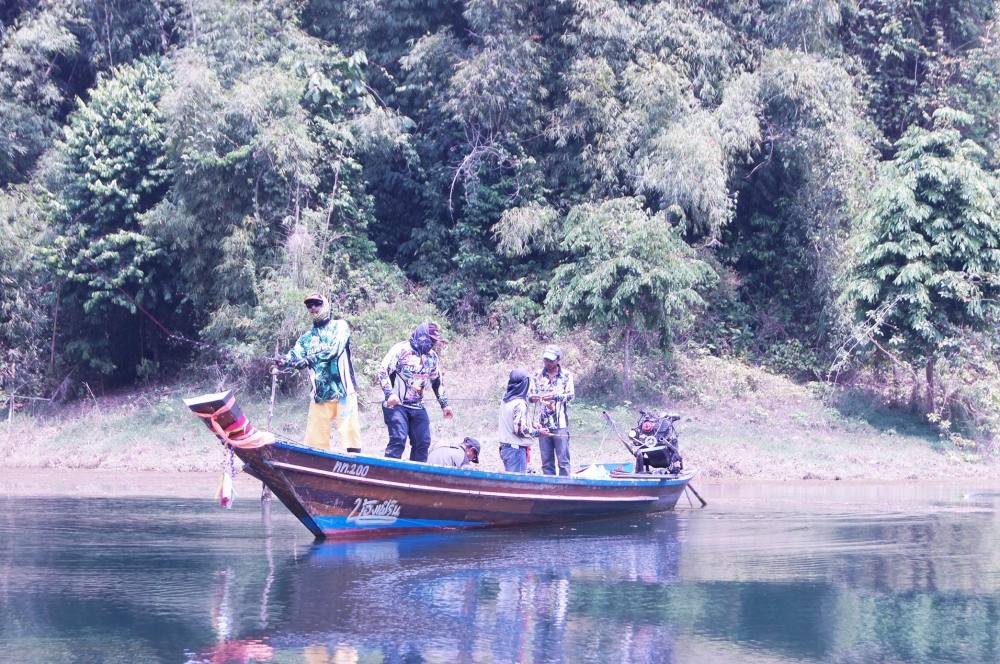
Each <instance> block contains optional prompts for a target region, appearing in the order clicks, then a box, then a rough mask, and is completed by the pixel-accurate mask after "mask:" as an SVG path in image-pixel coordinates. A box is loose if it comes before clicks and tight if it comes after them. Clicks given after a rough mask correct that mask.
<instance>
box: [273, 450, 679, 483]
mask: <svg viewBox="0 0 1000 664" xmlns="http://www.w3.org/2000/svg"><path fill="white" fill-rule="evenodd" d="M269 447H274V448H276V449H283V450H288V451H292V452H296V453H301V454H307V455H310V456H316V457H320V458H324V459H332V460H336V461H341V462H346V463H357V464H364V465H368V466H375V467H381V468H391V469H395V470H404V471H409V472H413V473H417V474H420V475H442V476H446V477H456V478H468V479H471V480H475V481H477V482H478V481H481V480H491V481H500V482H516V483H519V484H548V485H555V486H577V487H579V486H594V487H604V488H611V487H641V488H647V489H649V488H653V487H669V486H677V485H686V484H687V483H688V482H690V481H691V480H692V479H693V478H694V477H695V475H696V474H697V471H694V470H691V471H687V472H685V473H683V474H681V475H672V476H651V477H648V478H645V477H642V478H637V477H630V478H628V479H624V478H614V477H609V478H606V479H605V478H590V477H572V476H571V477H561V476H556V475H532V474H524V473H508V472H492V471H487V470H477V469H474V468H469V469H465V468H449V467H447V466H435V465H433V464H428V463H424V462H421V461H410V460H407V459H392V458H389V457H372V456H367V455H361V454H353V453H346V452H328V451H326V450H320V449H316V448H313V447H307V446H305V445H298V444H295V443H291V442H288V441H284V440H276V441H275V442H274V443H273V444H272V445H270V446H269ZM268 463H274V462H273V461H268ZM318 470H321V469H318ZM324 472H331V471H324ZM333 475H335V476H336V477H343V478H344V479H356V478H357V476H355V475H351V474H350V473H333Z"/></svg>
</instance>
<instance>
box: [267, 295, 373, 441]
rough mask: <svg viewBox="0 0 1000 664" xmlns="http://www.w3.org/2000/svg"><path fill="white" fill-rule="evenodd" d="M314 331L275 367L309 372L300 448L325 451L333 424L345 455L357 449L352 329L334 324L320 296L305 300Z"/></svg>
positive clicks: (358, 434) (343, 323)
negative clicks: (309, 398) (309, 392)
mask: <svg viewBox="0 0 1000 664" xmlns="http://www.w3.org/2000/svg"><path fill="white" fill-rule="evenodd" d="M304 302H305V305H306V309H308V310H309V315H310V316H311V317H312V321H313V325H312V328H310V329H309V331H308V332H306V333H305V334H303V335H302V336H301V337H299V340H298V341H296V342H295V347H294V348H292V350H290V351H288V352H287V353H286V354H285V355H282V356H279V357H277V358H275V361H276V362H277V363H278V365H279V366H291V367H294V368H296V369H304V368H306V367H308V368H309V375H310V378H311V379H312V401H311V402H310V403H309V415H308V418H307V420H306V437H305V444H306V445H308V446H309V447H317V448H320V449H325V450H329V449H330V428H331V425H332V423H333V420H334V419H336V420H337V432H338V433H339V435H340V443H341V445H344V446H345V447H347V449H348V450H352V449H353V450H359V451H360V449H361V427H360V425H359V423H358V394H357V382H356V381H355V379H354V365H353V364H352V363H351V328H350V326H349V325H348V324H347V321H345V320H341V319H339V318H338V319H334V318H333V315H332V314H331V312H330V304H329V303H328V302H327V300H326V298H325V297H323V295H321V294H320V293H311V294H310V295H308V296H307V297H306V299H305V300H304Z"/></svg>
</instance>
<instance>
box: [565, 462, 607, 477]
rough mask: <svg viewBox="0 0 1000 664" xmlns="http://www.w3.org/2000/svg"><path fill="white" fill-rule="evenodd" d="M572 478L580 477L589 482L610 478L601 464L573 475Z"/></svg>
mask: <svg viewBox="0 0 1000 664" xmlns="http://www.w3.org/2000/svg"><path fill="white" fill-rule="evenodd" d="M573 477H582V478H584V479H589V480H606V479H608V478H609V477H611V473H609V472H608V469H607V468H605V467H604V466H602V465H601V464H598V463H595V464H591V465H589V466H585V467H584V468H583V469H581V470H579V471H578V472H575V473H573Z"/></svg>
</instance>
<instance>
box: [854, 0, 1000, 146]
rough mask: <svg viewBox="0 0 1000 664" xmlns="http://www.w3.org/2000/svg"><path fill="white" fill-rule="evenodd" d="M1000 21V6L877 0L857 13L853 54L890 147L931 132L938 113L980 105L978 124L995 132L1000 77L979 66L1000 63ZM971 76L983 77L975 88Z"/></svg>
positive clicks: (980, 0)
mask: <svg viewBox="0 0 1000 664" xmlns="http://www.w3.org/2000/svg"><path fill="white" fill-rule="evenodd" d="M998 16H1000V14H998V7H997V4H996V3H995V2H994V1H993V0H959V1H957V2H956V1H953V0H917V1H910V0H876V1H874V2H867V3H861V4H859V6H858V7H857V9H856V11H853V12H849V14H848V16H847V17H846V20H845V21H844V23H843V25H842V27H841V30H842V38H843V42H844V45H845V49H846V51H847V52H848V53H849V54H851V55H853V56H855V57H856V59H857V62H858V65H859V66H860V67H862V68H863V69H864V70H865V72H866V73H867V80H866V81H864V83H865V86H866V88H867V89H866V93H867V94H866V96H867V97H868V98H869V100H870V104H871V107H872V118H873V120H874V121H875V122H876V123H877V124H878V126H879V128H880V129H881V130H882V131H883V132H884V133H885V135H886V136H887V137H888V138H889V139H890V140H896V139H898V138H900V137H901V136H902V134H903V133H904V132H905V131H906V130H907V129H908V128H909V127H910V125H912V124H918V125H921V126H924V127H928V126H929V125H930V123H931V119H932V115H933V112H934V110H935V109H937V108H941V107H943V106H948V105H952V106H955V107H959V108H967V109H969V110H972V106H971V105H966V103H965V102H967V101H973V100H976V101H974V102H973V103H974V104H975V105H977V106H978V107H979V110H980V111H981V112H982V115H980V116H979V117H977V118H976V120H975V122H976V124H977V125H979V126H980V127H983V126H985V125H990V124H993V125H995V123H993V122H992V120H991V119H990V118H993V117H995V114H996V105H995V102H996V99H997V97H996V91H997V81H998V70H997V69H995V68H993V69H990V68H985V69H984V68H982V66H981V64H977V63H984V62H987V61H990V60H992V61H993V62H994V63H995V62H996V53H997V50H996V49H997V37H996V34H995V33H996V30H995V26H996V20H997V18H998ZM970 63H971V64H973V66H972V67H969V64H970ZM970 75H971V76H976V75H979V76H981V78H980V79H979V80H978V81H977V82H976V83H975V84H973V85H972V86H970V85H969V83H970V79H969V78H967V77H969V76H970ZM976 88H979V89H978V92H980V93H987V94H984V95H977V94H970V92H971V91H972V90H974V89H976ZM987 100H989V101H987ZM982 102H986V103H982Z"/></svg>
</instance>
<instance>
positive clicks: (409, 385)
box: [378, 321, 454, 461]
mask: <svg viewBox="0 0 1000 664" xmlns="http://www.w3.org/2000/svg"><path fill="white" fill-rule="evenodd" d="M445 343H447V342H446V341H445V340H444V337H443V336H442V335H441V328H440V327H439V326H438V324H437V323H434V322H431V321H427V322H424V323H421V324H420V325H418V326H417V327H416V329H415V330H413V334H411V335H410V338H409V339H408V340H406V341H401V342H399V343H398V344H396V345H395V346H393V347H392V348H390V349H389V352H388V353H386V356H385V357H384V358H383V359H382V363H381V365H379V371H378V380H379V383H380V384H381V385H382V392H383V393H384V394H385V401H384V402H383V403H382V418H383V419H384V420H385V425H386V427H387V428H388V429H389V444H388V445H387V446H386V448H385V456H387V457H391V458H393V459H398V458H400V457H402V456H403V450H404V449H405V448H406V440H407V438H409V440H410V461H427V450H428V449H430V446H431V421H430V417H428V415H427V409H426V408H424V402H423V399H424V391H425V390H426V389H427V388H428V387H430V388H431V389H432V390H434V395H435V397H437V402H438V404H439V405H440V406H441V412H442V414H443V415H444V418H445V419H446V420H450V419H451V418H452V417H454V413H453V412H452V410H451V408H450V407H449V406H448V397H446V396H445V393H444V385H443V384H442V382H441V367H440V359H439V358H438V354H437V351H436V350H435V348H440V347H441V346H442V345H443V344H445Z"/></svg>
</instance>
